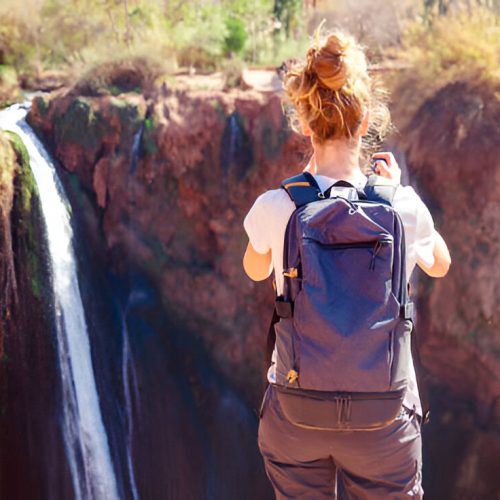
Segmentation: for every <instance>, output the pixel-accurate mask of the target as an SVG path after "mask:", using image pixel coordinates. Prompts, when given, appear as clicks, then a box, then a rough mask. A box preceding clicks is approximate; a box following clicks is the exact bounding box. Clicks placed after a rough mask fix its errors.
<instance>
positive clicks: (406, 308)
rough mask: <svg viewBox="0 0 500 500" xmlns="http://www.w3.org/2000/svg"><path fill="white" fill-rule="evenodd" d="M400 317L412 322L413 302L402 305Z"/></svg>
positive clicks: (413, 313) (413, 314)
mask: <svg viewBox="0 0 500 500" xmlns="http://www.w3.org/2000/svg"><path fill="white" fill-rule="evenodd" d="M400 316H401V317H402V318H403V319H411V320H413V318H414V316H415V304H414V303H413V302H407V303H406V304H403V305H402V306H401V309H400Z"/></svg>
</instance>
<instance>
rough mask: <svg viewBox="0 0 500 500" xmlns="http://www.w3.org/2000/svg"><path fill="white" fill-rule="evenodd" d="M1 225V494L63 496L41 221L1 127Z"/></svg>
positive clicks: (65, 486)
mask: <svg viewBox="0 0 500 500" xmlns="http://www.w3.org/2000/svg"><path fill="white" fill-rule="evenodd" d="M0 230H1V231H0V256H1V260H0V289H1V290H2V294H1V298H0V429H1V432H0V498H35V497H37V498H70V495H71V491H72V487H71V481H70V476H69V471H68V469H67V467H66V465H65V464H66V460H65V454H64V447H63V442H62V438H61V433H60V429H59V420H58V418H59V413H58V399H59V398H60V385H59V381H58V366H57V356H56V352H55V348H54V340H55V339H54V338H52V336H51V333H52V331H53V330H52V322H53V311H52V310H51V304H52V303H53V302H52V300H51V296H50V295H51V294H50V289H51V288H50V281H49V276H48V272H47V269H48V264H47V257H46V252H45V243H44V242H45V235H44V224H43V219H42V217H41V210H40V206H39V201H38V196H37V191H36V188H35V185H34V180H33V178H32V176H31V171H30V168H29V164H28V157H27V152H26V150H25V149H24V147H23V145H22V143H21V142H20V140H19V138H18V137H17V136H15V135H14V134H10V133H5V132H2V131H0ZM42 450H43V451H42ZM42 454H43V458H42V457H41V455H42ZM54 464H57V467H54V466H53V465H54Z"/></svg>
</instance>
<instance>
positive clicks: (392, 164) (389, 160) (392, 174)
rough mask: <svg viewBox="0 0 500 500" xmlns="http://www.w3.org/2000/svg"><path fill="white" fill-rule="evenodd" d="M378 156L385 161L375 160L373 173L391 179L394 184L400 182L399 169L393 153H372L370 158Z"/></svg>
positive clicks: (375, 158) (374, 158)
mask: <svg viewBox="0 0 500 500" xmlns="http://www.w3.org/2000/svg"><path fill="white" fill-rule="evenodd" d="M378 158H380V159H381V160H385V161H377V162H376V163H375V173H376V174H377V175H380V176H381V177H387V178H388V179H392V180H393V181H394V182H395V183H396V184H399V183H400V182H401V169H400V168H399V165H398V162H397V161H396V158H394V155H393V154H392V153H390V152H381V153H375V154H374V155H372V160H377V159H378Z"/></svg>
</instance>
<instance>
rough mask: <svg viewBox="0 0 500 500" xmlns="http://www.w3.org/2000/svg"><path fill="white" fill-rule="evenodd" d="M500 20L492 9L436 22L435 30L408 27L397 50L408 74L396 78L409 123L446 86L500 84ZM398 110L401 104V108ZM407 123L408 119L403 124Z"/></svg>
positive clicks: (430, 26) (392, 83) (422, 25)
mask: <svg viewBox="0 0 500 500" xmlns="http://www.w3.org/2000/svg"><path fill="white" fill-rule="evenodd" d="M499 21H500V18H499V17H498V16H496V15H494V14H493V13H492V11H491V10H488V9H474V10H471V11H463V10H462V11H459V12H457V13H451V14H448V15H445V16H441V17H438V18H436V19H434V20H433V21H432V22H431V23H430V24H427V23H422V22H416V23H414V24H412V25H411V26H409V28H408V30H407V31H406V33H405V36H404V37H403V40H402V47H401V48H399V49H397V53H396V55H397V57H398V59H399V60H402V61H404V62H406V64H407V65H408V70H406V71H403V72H402V73H401V74H400V75H391V78H390V80H389V81H388V82H387V83H388V84H389V85H390V86H392V87H394V88H395V94H396V95H397V96H398V98H399V99H398V100H399V101H400V102H404V103H405V105H404V110H402V112H404V115H405V116H407V117H409V116H412V115H413V112H414V111H415V110H416V109H417V108H418V107H419V106H420V105H421V104H422V103H423V102H424V101H425V100H426V99H428V98H429V97H431V96H432V95H434V94H435V93H436V92H437V91H438V90H439V89H440V88H442V87H443V86H445V85H447V84H449V83H453V82H457V81H470V80H482V81H485V82H487V83H489V84H490V85H496V84H498V82H500V22H499ZM396 107H397V103H396ZM403 121H404V118H403Z"/></svg>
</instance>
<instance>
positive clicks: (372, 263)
mask: <svg viewBox="0 0 500 500" xmlns="http://www.w3.org/2000/svg"><path fill="white" fill-rule="evenodd" d="M385 243H386V242H385V241H383V240H377V243H375V246H374V247H373V253H372V258H371V261H370V266H369V269H370V271H375V259H376V257H377V254H378V253H379V252H380V249H381V248H382V246H383V245H384V244H385Z"/></svg>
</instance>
